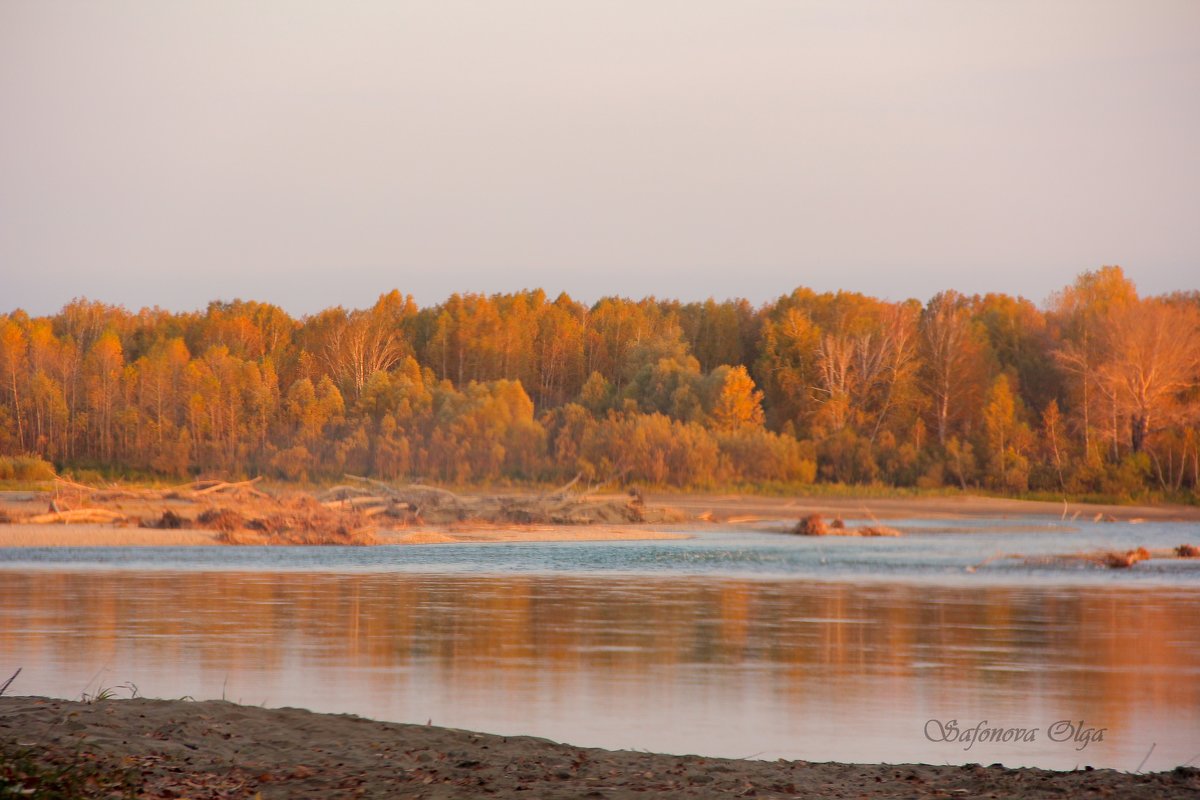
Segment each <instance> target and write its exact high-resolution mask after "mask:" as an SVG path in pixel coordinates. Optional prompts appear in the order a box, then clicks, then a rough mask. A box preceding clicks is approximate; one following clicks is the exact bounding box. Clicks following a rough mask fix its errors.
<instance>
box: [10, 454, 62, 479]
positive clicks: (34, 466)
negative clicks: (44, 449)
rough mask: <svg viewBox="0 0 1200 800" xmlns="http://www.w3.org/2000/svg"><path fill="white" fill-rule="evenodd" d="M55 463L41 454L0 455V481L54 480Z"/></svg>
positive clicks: (55, 474) (56, 474)
mask: <svg viewBox="0 0 1200 800" xmlns="http://www.w3.org/2000/svg"><path fill="white" fill-rule="evenodd" d="M57 476H58V473H56V472H55V471H54V465H53V464H51V463H50V462H48V461H45V460H43V459H42V458H41V457H40V456H0V481H52V480H54V479H55V478H56V477H57Z"/></svg>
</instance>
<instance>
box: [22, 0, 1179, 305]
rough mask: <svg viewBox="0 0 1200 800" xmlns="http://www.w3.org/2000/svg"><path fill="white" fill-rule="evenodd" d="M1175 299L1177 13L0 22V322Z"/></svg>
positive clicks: (587, 9)
mask: <svg viewBox="0 0 1200 800" xmlns="http://www.w3.org/2000/svg"><path fill="white" fill-rule="evenodd" d="M1105 264H1120V265H1121V266H1123V267H1125V269H1126V271H1127V273H1128V274H1129V275H1130V276H1131V277H1132V278H1133V279H1134V280H1135V282H1136V283H1137V284H1138V287H1139V289H1140V290H1142V292H1143V293H1147V294H1150V293H1158V292H1163V291H1169V290H1174V289H1195V288H1200V280H1198V276H1200V2H1197V1H1196V0H1184V1H1183V2H1156V1H1155V0H1150V1H1149V2H1129V1H1124V0H1123V1H1122V2H1098V1H1097V0H1086V2H1062V1H1061V0H1036V1H1035V2H1028V3H1023V2H1012V1H1011V0H1009V1H1006V2H996V3H987V2H957V1H955V2H937V3H920V2H892V0H887V2H878V3H875V2H848V1H847V0H832V1H831V2H801V1H800V0H788V1H786V2H785V1H780V2H767V1H757V0H720V1H718V0H677V1H669V0H629V1H628V2H626V1H625V0H596V2H592V1H591V0H544V1H540V0H509V1H508V2H501V1H499V0H496V1H489V2H485V1H484V0H476V2H459V1H458V0H432V1H431V2H403V1H402V0H391V1H389V2H378V3H372V2H357V3H356V2H345V1H344V0H339V1H338V2H334V1H333V0H330V2H322V3H317V2H298V1H297V0H283V1H281V2H261V1H260V2H241V0H239V1H238V2H216V1H215V0H202V1H201V0H194V1H188V2H182V1H181V2H169V3H165V2H151V1H149V0H148V1H147V2H116V1H115V0H106V2H95V3H92V2H70V3H64V2H57V1H56V0H31V1H30V2H22V1H21V0H5V2H2V3H0V312H3V311H8V310H11V309H13V308H16V307H23V308H25V309H26V310H28V311H30V312H32V313H37V314H42V313H51V312H53V311H55V310H57V309H58V308H59V307H61V306H62V305H63V304H64V303H65V302H67V301H68V300H69V299H70V298H72V297H75V296H81V295H82V296H87V297H90V298H94V299H99V300H103V301H106V302H111V303H120V304H123V305H126V306H128V307H130V308H137V307H140V306H143V305H160V306H163V307H166V308H170V309H193V308H201V307H203V306H204V305H206V303H207V302H208V301H209V300H212V299H226V300H228V299H233V298H235V297H242V298H247V299H250V298H252V299H258V300H265V301H270V302H275V303H278V304H279V305H282V306H283V307H284V308H285V309H287V310H288V311H290V312H292V313H294V314H303V313H310V312H312V311H315V310H317V309H320V308H323V307H326V306H329V305H338V304H341V305H346V306H356V307H357V306H363V305H367V304H369V303H370V302H372V301H373V300H374V298H375V297H376V296H377V295H378V294H379V293H380V292H382V291H385V290H389V289H392V288H398V289H400V290H401V291H402V292H405V293H411V294H413V295H414V296H415V297H416V299H417V300H418V302H420V303H422V304H431V303H435V302H438V301H440V300H442V299H444V298H445V297H446V296H447V295H449V294H450V293H451V292H454V291H481V292H487V293H491V292H499V291H512V290H518V289H522V288H529V287H535V286H539V287H543V288H545V289H546V290H547V291H549V292H550V293H551V294H552V295H553V294H556V293H557V292H559V291H562V290H565V291H567V292H569V293H570V294H572V295H573V296H576V297H578V298H579V299H582V300H585V301H593V300H595V299H597V298H599V297H601V296H603V295H606V294H622V295H626V296H633V297H641V296H645V295H650V294H655V295H658V296H666V297H676V298H681V299H685V300H691V299H703V298H706V297H709V296H714V297H716V298H718V299H720V298H725V297H731V296H743V297H747V298H749V299H751V300H752V301H754V302H756V303H757V302H761V301H764V300H767V299H770V298H773V297H776V296H778V295H780V294H783V293H786V292H788V291H790V290H791V289H792V288H794V287H795V286H798V285H805V286H811V287H813V288H816V289H820V290H832V289H839V288H842V289H850V290H856V291H861V292H865V293H868V294H871V295H875V296H879V297H887V298H894V299H899V298H904V297H910V296H911V297H917V298H920V299H923V300H924V299H928V297H930V296H931V295H933V294H934V293H936V292H937V291H939V290H941V289H945V288H957V289H959V290H962V291H966V292H985V291H1003V292H1007V293H1010V294H1021V295H1024V296H1026V297H1029V298H1030V299H1033V300H1035V301H1039V302H1040V301H1042V300H1044V299H1045V298H1046V296H1047V295H1048V294H1049V293H1050V292H1051V291H1053V290H1055V289H1058V288H1060V287H1062V286H1064V285H1066V284H1067V283H1069V282H1071V281H1072V280H1073V278H1074V277H1075V275H1076V274H1078V273H1079V272H1081V271H1083V270H1086V269H1095V268H1097V267H1100V266H1102V265H1105Z"/></svg>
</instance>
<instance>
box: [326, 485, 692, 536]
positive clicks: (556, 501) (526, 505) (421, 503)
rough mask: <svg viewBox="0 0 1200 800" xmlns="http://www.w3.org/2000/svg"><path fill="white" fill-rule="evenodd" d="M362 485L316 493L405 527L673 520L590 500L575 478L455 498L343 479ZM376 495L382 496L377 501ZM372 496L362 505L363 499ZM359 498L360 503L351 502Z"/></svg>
mask: <svg viewBox="0 0 1200 800" xmlns="http://www.w3.org/2000/svg"><path fill="white" fill-rule="evenodd" d="M346 478H347V479H348V480H351V481H356V482H358V483H361V484H363V485H364V486H366V487H368V489H367V490H366V491H369V492H370V493H371V494H364V493H363V490H359V491H357V492H356V491H352V487H335V490H330V491H329V492H326V493H325V494H323V495H322V498H323V499H324V500H325V503H326V504H327V505H336V504H338V503H346V502H349V503H351V504H354V507H355V508H358V509H360V510H362V511H363V512H364V513H369V514H370V515H379V514H387V515H388V516H391V517H393V518H396V519H399V520H401V521H403V522H405V523H410V522H411V523H416V524H422V523H424V524H436V525H441V524H453V523H456V522H477V523H478V522H486V523H498V524H500V523H519V524H550V525H584V524H588V523H594V522H614V523H615V522H666V521H671V520H672V519H674V518H675V516H674V515H673V514H671V513H670V512H667V511H665V510H648V509H646V508H645V507H644V506H643V505H642V504H641V503H640V502H639V498H637V497H633V498H631V499H629V500H616V499H613V500H593V499H590V498H589V497H588V493H587V492H584V493H573V492H572V491H571V489H573V488H574V487H575V485H576V484H577V483H578V482H579V481H580V480H582V475H576V476H575V478H573V479H572V480H571V481H570V482H568V483H567V484H565V485H563V486H560V487H558V488H557V489H555V490H553V491H551V492H547V493H543V494H509V495H506V494H485V495H460V494H456V493H454V492H452V491H449V490H447V489H441V488H438V487H435V486H425V485H419V484H409V485H407V486H392V485H391V484H388V483H384V482H383V481H379V480H375V479H374V478H365V477H362V476H359V475H347V476H346ZM380 495H382V497H380ZM370 497H374V499H373V500H371V501H370V502H367V498H370ZM359 499H362V501H363V502H362V504H361V505H358V504H357V501H358V500H359Z"/></svg>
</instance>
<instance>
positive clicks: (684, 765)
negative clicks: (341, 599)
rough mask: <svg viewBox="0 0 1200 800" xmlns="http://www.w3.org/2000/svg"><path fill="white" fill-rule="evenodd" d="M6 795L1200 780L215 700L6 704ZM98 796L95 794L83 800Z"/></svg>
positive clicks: (795, 788) (962, 788)
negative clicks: (773, 757)
mask: <svg viewBox="0 0 1200 800" xmlns="http://www.w3.org/2000/svg"><path fill="white" fill-rule="evenodd" d="M0 743H2V744H3V749H5V750H7V752H8V754H9V755H8V757H7V763H8V766H7V767H6V766H5V763H4V758H3V757H0V788H3V780H4V772H5V769H11V768H12V765H13V764H14V763H17V759H15V758H14V754H18V756H19V751H24V753H26V754H28V757H29V758H31V759H33V761H34V762H36V765H35V766H33V767H29V766H26V768H25V771H26V772H38V771H39V770H43V769H45V768H47V767H49V766H51V765H53V767H65V766H68V765H75V767H74V772H76V773H79V774H83V775H89V774H90V775H91V776H92V780H91V781H90V782H84V783H83V784H81V785H80V786H79V787H78V788H77V790H76V791H77V793H74V794H72V795H71V796H77V797H84V798H87V797H103V796H107V795H106V794H103V793H102V791H101V789H100V788H99V787H101V786H103V785H104V784H105V783H106V782H108V781H112V782H119V781H123V780H128V785H129V786H130V787H131V788H132V789H133V790H134V795H135V796H138V797H142V798H166V797H213V798H216V797H220V798H251V797H256V796H261V797H262V798H266V799H267V800H269V799H270V798H328V797H365V798H375V797H379V798H382V797H397V796H405V797H427V798H460V797H461V798H466V797H485V796H490V797H496V798H516V797H537V798H632V797H647V796H657V797H692V798H717V797H758V798H792V797H872V798H900V797H904V798H934V797H1022V798H1050V797H1054V798H1058V797H1085V796H1087V797H1091V796H1117V797H1123V798H1132V799H1133V800H1141V799H1142V798H1146V799H1147V800H1148V799H1149V798H1161V800H1171V799H1172V798H1185V797H1186V798H1192V797H1196V796H1197V793H1200V770H1196V769H1191V768H1180V769H1177V770H1175V771H1172V772H1161V773H1151V774H1129V773H1121V772H1116V771H1113V770H1086V771H1085V770H1080V771H1074V772H1051V771H1046V770H1038V769H1005V768H1003V767H1000V766H993V767H981V766H977V765H970V766H928V765H911V764H906V765H870V764H868V765H862V764H836V763H809V762H804V761H771V762H767V761H743V760H730V759H719V758H701V757H697V756H671V755H656V754H652V753H642V752H625V751H607V750H597V749H589V748H579V747H572V746H570V745H565V744H558V743H555V742H550V741H547V740H545V739H535V738H531V737H500V736H493V735H488V734H481V733H471V732H469V731H460V730H452V729H447V728H438V727H433V726H427V725H401V724H393V723H383V722H374V721H370V720H366V719H362V718H359V717H352V716H344V715H328V714H314V713H311V712H308V711H302V710H298V709H264V708H256V707H248V706H239V705H234V704H232V703H226V702H222V701H207V702H186V701H179V700H176V701H164V700H140V699H139V700H104V701H99V702H95V703H92V704H86V703H79V702H70V701H64V700H51V699H46V698H36V697H5V698H0ZM91 792H94V793H91Z"/></svg>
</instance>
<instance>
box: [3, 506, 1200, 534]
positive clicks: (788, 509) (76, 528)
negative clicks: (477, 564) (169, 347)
mask: <svg viewBox="0 0 1200 800" xmlns="http://www.w3.org/2000/svg"><path fill="white" fill-rule="evenodd" d="M10 494H12V493H10ZM26 494H28V493H26ZM646 501H647V505H648V506H649V507H654V508H665V509H671V510H673V511H678V512H680V516H681V517H682V519H681V521H680V522H676V523H669V524H659V525H634V524H609V523H597V524H582V525H519V524H503V523H501V524H497V523H474V522H469V521H467V522H462V523H455V524H452V525H420V526H411V527H396V528H392V527H388V526H386V525H381V526H380V529H379V530H378V531H377V532H376V534H375V539H376V544H377V545H407V544H471V543H488V542H533V541H536V542H556V541H571V542H577V541H634V540H658V539H679V538H686V537H687V535H688V534H687V533H684V532H681V530H686V529H689V528H695V529H696V530H705V529H708V528H714V527H717V526H720V527H722V528H724V529H729V528H734V529H738V528H750V529H752V528H755V527H760V526H762V525H764V524H771V523H781V524H786V523H789V522H792V521H795V520H797V519H799V518H800V517H802V516H805V515H808V514H821V515H824V516H826V517H829V518H831V519H832V518H836V517H839V516H841V517H843V518H845V519H855V520H870V519H873V518H878V519H887V520H896V519H932V520H971V519H996V518H1018V517H1041V518H1047V519H1054V520H1061V519H1066V520H1075V521H1079V522H1090V521H1093V520H1095V519H1096V518H1100V519H1102V520H1105V521H1109V522H1112V523H1113V524H1115V525H1130V524H1136V523H1137V522H1141V521H1155V522H1197V521H1200V507H1196V506H1181V505H1134V506H1117V505H1085V504H1081V503H1068V504H1066V506H1065V513H1064V506H1063V504H1060V503H1052V502H1045V501H1034V500H1014V499H1007V498H995V497H971V496H955V497H899V498H856V497H844V498H843V497H811V498H806V497H761V496H755V495H747V494H679V495H674V494H663V495H651V496H647V498H646ZM36 502H37V501H36V500H31V499H24V500H22V501H20V502H14V501H13V500H11V499H9V500H6V501H5V503H4V505H7V506H8V507H9V508H10V509H11V508H14V507H19V506H21V505H26V506H28V505H30V504H36ZM152 546H164V547H189V546H231V545H228V544H226V543H223V542H222V541H221V540H220V538H219V534H218V532H217V531H213V530H200V529H189V528H179V529H156V528H139V527H133V526H130V525H127V524H98V523H87V524H43V525H34V524H25V523H15V524H0V548H4V547H13V548H17V547H152ZM368 546H370V545H368Z"/></svg>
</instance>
